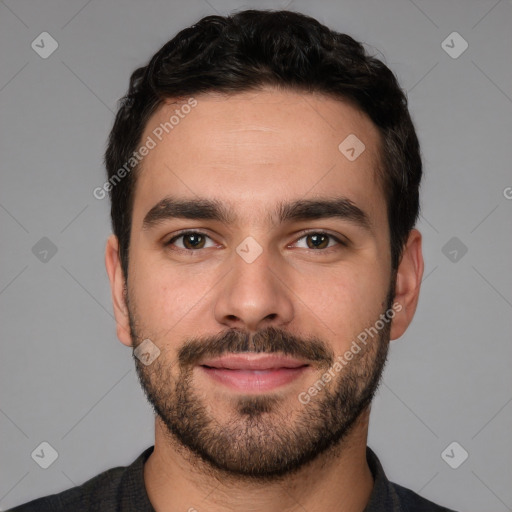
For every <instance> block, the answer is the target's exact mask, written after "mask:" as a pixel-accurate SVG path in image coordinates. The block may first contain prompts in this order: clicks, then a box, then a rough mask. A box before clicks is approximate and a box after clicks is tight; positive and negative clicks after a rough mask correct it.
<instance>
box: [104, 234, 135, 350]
mask: <svg viewBox="0 0 512 512" xmlns="http://www.w3.org/2000/svg"><path fill="white" fill-rule="evenodd" d="M105 267H106V269H107V274H108V278H109V281H110V291H111V296H112V304H113V307H114V317H115V319H116V331H117V337H118V338H119V341H120V342H121V343H123V344H124V345H126V346H128V347H131V346H132V340H131V336H130V324H129V317H128V308H127V305H126V297H125V287H126V283H125V279H124V275H123V270H122V267H121V260H120V258H119V242H118V240H117V237H116V236H115V235H110V237H109V238H108V240H107V245H106V249H105Z"/></svg>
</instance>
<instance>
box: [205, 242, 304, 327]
mask: <svg viewBox="0 0 512 512" xmlns="http://www.w3.org/2000/svg"><path fill="white" fill-rule="evenodd" d="M280 270H281V272H280ZM217 293H218V295H217V298H216V302H215V306H214V309H215V318H216V320H217V322H219V323H220V324H223V325H226V326H228V327H231V328H239V329H244V330H248V331H253V332H256V331H258V330H260V329H263V328H265V327H269V326H274V327H284V326H285V325H287V324H289V323H290V322H291V321H292V319H293V317H294V306H293V301H292V296H293V293H292V291H291V289H290V287H288V286H287V284H286V276H285V274H284V272H283V269H282V268H280V267H279V266H278V262H276V261H273V262H272V261H270V259H269V256H268V252H267V251H265V250H264V251H263V252H262V254H261V255H260V256H259V257H258V258H257V259H256V260H254V261H252V262H251V263H248V262H247V261H245V260H244V259H243V258H242V257H240V256H239V255H238V254H236V253H235V254H233V258H232V268H231V271H230V272H228V273H227V275H226V277H225V279H223V280H222V281H221V283H220V286H219V288H218V292H217Z"/></svg>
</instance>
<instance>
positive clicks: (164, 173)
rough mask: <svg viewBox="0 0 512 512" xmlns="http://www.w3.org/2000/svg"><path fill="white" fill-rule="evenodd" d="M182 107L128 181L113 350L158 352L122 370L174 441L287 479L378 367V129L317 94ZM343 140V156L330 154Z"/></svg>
mask: <svg viewBox="0 0 512 512" xmlns="http://www.w3.org/2000/svg"><path fill="white" fill-rule="evenodd" d="M195 99H196V101H197V104H196V106H194V108H191V109H182V108H181V107H180V105H182V104H168V105H165V106H163V107H161V108H160V109H159V110H158V111H157V112H156V113H155V114H154V115H153V117H152V118H151V120H150V122H149V123H148V125H147V127H146V131H145V134H144V136H143V141H146V140H147V137H151V139H153V140H154V142H155V146H154V147H153V148H152V149H151V150H150V151H149V153H148V154H147V156H145V157H144V160H143V162H142V166H141V169H140V173H139V175H138V178H137V183H136V190H135V196H134V208H133V218H132V230H131V241H130V261H129V270H128V280H127V295H126V306H127V315H126V316H127V318H128V325H129V328H127V329H126V330H127V331H129V332H130V336H129V337H128V336H127V335H126V334H121V335H120V338H121V340H122V341H123V342H124V343H126V344H127V345H128V344H133V346H139V345H140V344H141V343H142V342H143V340H146V339H149V340H150V345H148V346H150V347H153V350H154V347H157V348H158V350H159V351H160V353H159V356H158V357H157V358H156V359H155V360H154V361H153V362H151V363H150V364H144V362H143V361H141V360H139V359H138V358H135V362H136V366H137V372H138V375H139V378H140V381H141V383H142V385H143V387H144V390H145V392H146V394H147V396H148V399H149V400H150V402H151V403H152V405H153V406H154V408H155V411H156V412H157V414H158V416H159V420H160V421H162V423H163V424H164V425H165V427H166V428H167V430H168V433H169V436H170V438H171V439H173V440H174V441H177V442H178V443H180V445H181V446H182V447H185V448H186V449H187V450H189V451H190V452H191V453H193V454H195V455H197V456H199V457H200V458H201V459H202V460H203V461H205V462H207V463H208V464H209V465H210V466H211V467H215V468H217V469H219V470H222V471H225V472H229V473H230V474H232V475H238V476H240V477H250V478H267V477H270V476H278V475H284V474H288V473H290V472H292V471H295V470H297V469H298V468H300V467H302V466H303V465H304V464H306V463H307V462H309V461H311V460H313V459H314V458H315V457H317V456H318V455H319V454H320V453H322V452H325V451H326V450H329V449H330V448H333V447H335V446H337V445H339V444H340V441H342V440H343V439H344V438H345V437H346V436H347V435H348V433H349V432H350V431H351V428H353V427H354V425H355V424H356V420H357V419H358V417H360V415H361V413H362V412H363V411H364V410H365V409H366V408H367V407H368V406H369V403H370V401H371V398H372V396H373V393H374V392H375V389H376V387H377V385H378V380H379V377H380V375H381V372H382V369H383V366H384V363H385V360H386V354H387V348H388V342H389V338H390V329H391V323H392V322H391V320H390V317H392V316H393V315H390V313H389V311H390V310H391V309H392V303H393V296H394V292H395V279H394V276H392V272H391V263H390V245H389V244H390V237H389V229H388V223H387V213H386V202H385V198H384V196H383V193H382V191H381V186H380V183H379V182H378V180H377V179H376V168H377V165H378V155H379V134H378V131H377V129H376V127H375V126H374V125H373V123H372V122H371V121H370V120H369V119H368V118H367V117H366V116H365V115H364V114H362V113H360V112H359V111H358V110H357V109H355V108H354V107H352V106H350V105H348V104H345V103H342V102H340V101H337V100H334V99H330V98H327V97H324V96H316V95H312V94H299V93H294V92H277V91H275V90H271V89H266V90H262V91H258V92H250V93H243V94H237V95H233V96H230V97H221V96H219V95H217V96H216V95H200V96H197V97H196V98H195ZM176 110H179V112H180V113H181V115H180V116H179V122H178V123H176V124H173V127H172V129H168V131H169V133H165V131H163V133H161V132H162V129H161V128H160V130H158V128H159V127H161V126H162V125H161V123H166V122H168V121H169V119H170V117H171V116H172V115H173V114H175V111H176ZM185 111H186V112H188V113H186V115H185V114H184V112H185ZM155 130H156V131H155ZM155 134H158V137H157V136H156V135H155ZM350 134H355V135H356V136H357V138H358V139H359V140H360V141H361V142H362V143H363V144H364V148H365V149H364V151H363V152H362V153H361V154H360V155H359V156H358V157H357V158H356V159H354V158H353V155H352V153H351V152H350V150H349V152H348V153H347V151H345V153H342V151H341V150H340V149H339V148H338V146H339V145H340V143H341V142H342V141H343V140H344V139H346V138H347V137H348V136H349V135H350ZM159 138H161V139H162V140H159ZM349 140H350V139H349ZM352 145H353V144H352ZM356 151H357V147H356ZM347 154H348V155H349V156H351V157H352V158H347V156H346V155H347ZM118 269H119V265H118ZM393 313H395V310H393ZM383 316H385V318H386V321H383ZM379 319H380V321H379ZM123 321H124V320H121V321H120V322H119V323H122V322H123ZM372 329H373V330H372ZM118 332H119V329H118ZM364 333H366V341H365V343H364V344H363V343H362V342H361V340H362V339H363V338H364V337H365V336H364ZM368 333H372V334H371V336H370V335H369V334H368ZM358 340H359V342H358ZM354 341H355V342H356V345H358V346H359V351H356V350H355V349H354ZM145 343H148V342H145ZM348 352H352V356H349V355H347V353H348ZM336 362H338V366H337V365H336ZM340 366H341V369H339V368H340ZM327 374H329V375H330V377H325V376H326V375H327ZM319 382H320V384H319ZM315 390H316V392H315Z"/></svg>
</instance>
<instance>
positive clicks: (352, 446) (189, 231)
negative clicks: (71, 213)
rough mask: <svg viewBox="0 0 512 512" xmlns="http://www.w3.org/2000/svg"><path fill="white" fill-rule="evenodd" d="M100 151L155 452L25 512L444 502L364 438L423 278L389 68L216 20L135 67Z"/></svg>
mask: <svg viewBox="0 0 512 512" xmlns="http://www.w3.org/2000/svg"><path fill="white" fill-rule="evenodd" d="M105 162H106V167H107V171H108V181H107V182H106V183H105V186H104V187H102V188H99V189H97V190H96V191H95V194H98V195H101V194H104V193H106V192H109V193H110V196H111V201H112V210H111V214H112V224H113V231H114V234H113V235H112V236H111V237H110V238H109V240H108V243H107V248H106V258H105V260H106V267H107V271H108V276H109V279H110V284H111V289H112V300H113V304H114V312H115V317H116V322H117V335H118V337H119V339H120V341H121V342H122V343H124V344H125V345H127V346H131V347H133V349H134V350H133V354H134V360H135V364H136V368H137V372H138V376H139V379H140V382H141V384H142V386H143V388H144V391H145V393H146V395H147V397H148V400H149V401H150V403H151V404H152V406H153V407H154V410H155V413H156V425H155V445H154V447H150V448H148V449H147V450H145V451H144V452H143V453H142V454H141V455H140V456H139V457H138V458H137V460H136V461H135V462H134V463H133V464H132V465H130V466H129V467H127V468H121V467H119V468H114V469H111V470H109V471H107V472H105V473H102V474H100V475H98V476H96V477H95V478H93V479H91V480H90V481H88V482H86V483H85V484H83V485H81V486H79V487H76V488H73V489H70V490H67V491H64V492H62V493H61V494H58V495H53V496H50V497H46V498H41V499H39V500H35V501H33V502H31V503H29V504H26V505H24V506H20V507H18V508H16V509H14V510H18V511H31V510H52V511H53V510H73V511H82V510H83V511H85V510H122V511H132V510H133V511H134V510H137V511H150V510H156V511H158V512H177V511H199V512H201V511H203V510H204V511H208V512H217V511H228V510H229V511H231V510H252V511H261V512H274V511H275V512H277V511H279V512H283V511H296V510H307V511H309V512H317V511H325V510H333V511H334V510H335V511H340V512H362V511H367V512H370V511H405V510H411V511H446V510H448V509H446V508H442V507H440V506H438V505H435V504H434V503H432V502H430V501H427V500H426V499H424V498H422V497H420V496H418V495H417V494H415V493H414V492H412V491H410V490H407V489H405V488H403V487H401V486H399V485H396V484H393V483H391V482H389V481H388V480H387V478H386V476H385V474H384V472H383V469H382V466H381V465H380V462H379V460H378V458H377V456H376V455H375V453H374V452H373V451H372V450H371V449H370V448H369V447H367V446H366V442H367V434H368V422H369V412H370V404H371V400H372V398H373V396H374V394H375V391H376V389H377V387H378V385H379V381H380V378H381V375H382V371H383V368H384V365H385V362H386V357H387V352H388V346H389V340H390V339H396V338H399V337H400V336H401V335H402V334H403V333H404V332H405V330H406V329H407V327H408V325H409V324H410V322H411V321H412V318H413V316H414V313H415V310H416V305H417V301H418V295H419V290H420V283H421V278H422V274H423V258H422V251H421V234H420V233H419V232H418V231H417V230H416V229H414V225H415V222H416V219H417V216H418V209H419V199H418V195H419V194H418V190H419V184H420V180H421V174H422V164H421V158H420V152H419V144H418V140H417V137H416V134H415V130H414V126H413V124H412V122H411V119H410V116H409V113H408V110H407V102H406V99H405V97H404V94H403V92H402V91H401V89H400V87H399V85H398V83H397V81H396V78H395V77H394V75H393V74H392V72H391V71H390V70H389V69H388V68H387V67H386V66H385V65H384V64H383V63H382V62H380V61H379V60H377V59H375V58H373V57H370V56H368V55H367V54H366V53H365V51H364V49H363V47H362V46H361V45H360V44H359V43H357V42H356V41H354V40H353V39H352V38H350V37H349V36H347V35H344V34H339V33H336V32H333V31H331V30H329V29H328V28H327V27H325V26H323V25H321V24H320V23H318V22H317V21H316V20H314V19H312V18H310V17H307V16H304V15H301V14H298V13H292V12H288V11H277V12H276V11H274V12H271V11H254V10H250V11H244V12H240V13H238V14H235V15H233V16H230V17H226V18H224V17H220V16H210V17H207V18H204V19H202V20H200V21H199V22H198V23H196V24H195V25H193V26H192V27H190V28H187V29H185V30H183V31H182V32H180V33H179V34H178V35H177V36H176V37H175V38H174V39H172V40H171V41H169V42H168V43H167V44H166V45H165V46H164V47H163V48H162V49H161V50H160V51H159V52H158V53H157V54H156V55H155V56H154V57H153V58H152V59H151V61H150V62H149V64H148V65H147V66H145V67H142V68H140V69H138V70H136V71H135V72H134V73H133V75H132V77H131V82H130V89H129V91H128V94H127V95H126V96H125V98H124V99H123V101H122V104H121V106H120V110H119V112H118V114H117V117H116V120H115V124H114V127H113V129H112V132H111V134H110V138H109V144H108V148H107V151H106V155H105Z"/></svg>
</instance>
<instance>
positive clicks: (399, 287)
mask: <svg viewBox="0 0 512 512" xmlns="http://www.w3.org/2000/svg"><path fill="white" fill-rule="evenodd" d="M423 266H424V265H423V254H422V251H421V233H420V232H419V231H418V230H417V229H412V230H411V232H410V233H409V237H408V239H407V242H406V244H405V247H404V250H403V253H402V258H401V260H400V264H399V265H398V270H397V276H396V284H395V300H394V302H395V303H398V304H400V306H401V309H399V308H398V306H397V308H396V310H395V311H396V315H395V316H394V318H393V322H392V324H391V334H390V337H391V339H392V340H396V339H397V338H400V336H402V335H403V334H404V332H405V331H406V330H407V327H409V324H410V323H411V321H412V318H413V316H414V313H415V312H416V306H417V305H418V298H419V294H420V286H421V279H422V277H423Z"/></svg>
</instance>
